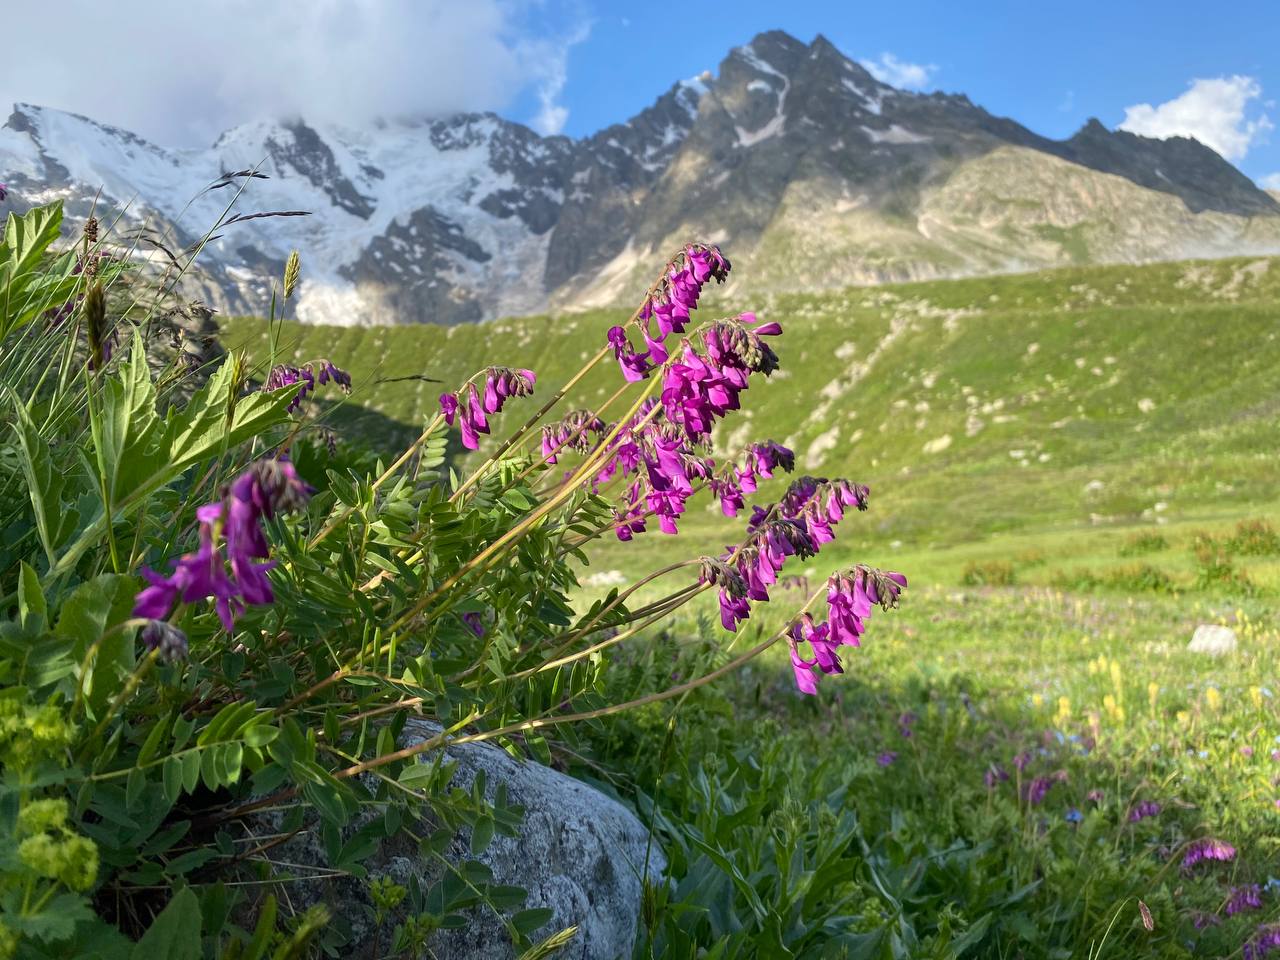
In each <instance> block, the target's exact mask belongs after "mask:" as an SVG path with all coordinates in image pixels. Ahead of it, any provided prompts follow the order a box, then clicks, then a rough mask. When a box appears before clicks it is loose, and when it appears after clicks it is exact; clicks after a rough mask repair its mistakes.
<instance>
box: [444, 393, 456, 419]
mask: <svg viewBox="0 0 1280 960" xmlns="http://www.w3.org/2000/svg"><path fill="white" fill-rule="evenodd" d="M440 412H441V413H442V414H443V415H444V422H445V423H447V424H449V426H451V427H452V426H453V421H454V419H455V418H456V417H457V416H458V398H457V397H455V396H454V395H453V394H452V393H442V394H440Z"/></svg>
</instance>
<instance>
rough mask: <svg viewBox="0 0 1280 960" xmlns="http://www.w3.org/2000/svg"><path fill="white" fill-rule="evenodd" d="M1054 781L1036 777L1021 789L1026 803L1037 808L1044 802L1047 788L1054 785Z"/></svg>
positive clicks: (1049, 778) (1048, 778)
mask: <svg viewBox="0 0 1280 960" xmlns="http://www.w3.org/2000/svg"><path fill="white" fill-rule="evenodd" d="M1054 783H1055V781H1054V779H1053V778H1051V777H1036V778H1035V779H1034V780H1032V781H1031V782H1030V783H1029V784H1027V785H1026V787H1024V788H1023V794H1024V796H1025V798H1026V801H1027V803H1029V804H1030V805H1031V806H1033V807H1034V806H1038V805H1039V804H1040V803H1041V801H1043V800H1044V798H1045V794H1047V793H1048V792H1049V788H1050V787H1052V786H1053V785H1054Z"/></svg>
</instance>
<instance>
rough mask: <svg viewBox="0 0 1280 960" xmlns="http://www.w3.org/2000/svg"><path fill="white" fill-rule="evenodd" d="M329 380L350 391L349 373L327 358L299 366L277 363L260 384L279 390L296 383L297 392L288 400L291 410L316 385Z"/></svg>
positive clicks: (265, 387) (347, 391)
mask: <svg viewBox="0 0 1280 960" xmlns="http://www.w3.org/2000/svg"><path fill="white" fill-rule="evenodd" d="M330 380H332V381H333V382H334V383H336V384H337V385H338V386H339V387H341V388H342V392H343V393H350V392H351V375H350V374H348V373H347V372H346V371H345V370H341V369H339V368H338V367H335V366H334V365H333V364H332V363H331V362H330V361H328V360H313V361H312V362H311V363H304V364H303V365H302V366H300V367H295V366H293V364H290V363H277V364H276V365H275V366H274V367H272V368H271V372H270V373H269V374H267V382H266V383H264V384H263V385H262V389H263V390H267V391H270V390H279V389H280V388H282V387H290V386H293V385H294V384H298V385H299V386H298V392H297V394H296V395H295V396H294V398H293V399H292V400H291V401H289V410H290V412H292V411H294V410H297V409H298V408H299V407H300V406H302V401H303V400H305V399H306V398H307V394H309V393H311V392H312V391H313V390H315V388H316V386H317V385H319V386H324V385H325V384H326V383H328V382H329V381H330Z"/></svg>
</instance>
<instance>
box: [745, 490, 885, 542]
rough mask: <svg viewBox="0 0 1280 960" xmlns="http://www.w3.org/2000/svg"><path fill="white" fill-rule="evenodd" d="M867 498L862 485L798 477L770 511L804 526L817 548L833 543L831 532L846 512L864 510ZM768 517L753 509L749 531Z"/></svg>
mask: <svg viewBox="0 0 1280 960" xmlns="http://www.w3.org/2000/svg"><path fill="white" fill-rule="evenodd" d="M870 495H871V488H870V487H867V486H865V485H864V484H861V483H850V482H849V481H847V480H828V479H827V478H826V477H800V478H799V479H797V480H794V481H793V482H792V483H791V486H789V487H788V488H787V491H786V493H785V494H783V496H782V499H781V500H779V501H778V503H777V505H776V506H775V507H774V508H773V509H774V511H775V513H776V514H777V515H778V516H780V517H783V518H784V519H787V520H796V521H798V522H799V523H801V524H803V526H804V528H805V531H806V532H807V533H808V534H809V536H810V537H811V538H813V542H814V543H815V544H816V545H817V546H819V547H820V546H822V545H823V544H824V543H830V542H831V541H832V540H834V539H835V532H834V531H833V530H832V529H831V528H832V527H833V526H835V525H836V524H837V523H839V522H840V521H841V520H843V519H844V512H845V508H846V507H853V508H854V509H856V510H860V511H862V510H866V509H867V498H868V497H869V496H870ZM767 515H768V511H766V510H764V509H762V508H760V507H757V508H755V511H754V512H753V513H752V516H751V523H750V524H748V529H751V528H753V527H754V526H755V525H756V524H757V523H759V522H760V521H761V520H762V519H763V518H764V517H765V516H767Z"/></svg>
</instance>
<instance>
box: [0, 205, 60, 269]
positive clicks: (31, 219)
mask: <svg viewBox="0 0 1280 960" xmlns="http://www.w3.org/2000/svg"><path fill="white" fill-rule="evenodd" d="M61 229H62V201H60V200H59V201H55V202H54V203H51V204H49V205H48V206H44V207H32V208H31V209H30V210H28V211H27V212H26V213H24V214H22V215H21V216H18V215H17V214H14V213H10V214H9V219H8V220H7V221H6V222H5V225H4V246H5V250H4V259H5V261H6V262H7V263H10V264H12V265H13V276H14V277H15V278H16V277H20V276H23V275H24V274H28V273H31V272H32V271H34V270H35V268H36V267H37V266H39V264H40V258H41V257H43V256H44V252H45V251H46V250H48V249H49V244H51V243H53V241H55V240H57V239H58V232H59V231H60V230H61Z"/></svg>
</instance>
